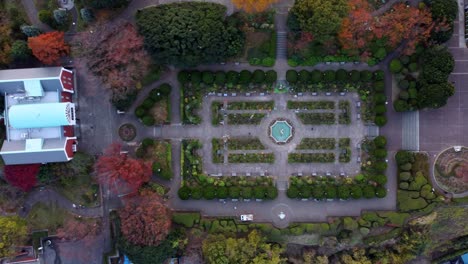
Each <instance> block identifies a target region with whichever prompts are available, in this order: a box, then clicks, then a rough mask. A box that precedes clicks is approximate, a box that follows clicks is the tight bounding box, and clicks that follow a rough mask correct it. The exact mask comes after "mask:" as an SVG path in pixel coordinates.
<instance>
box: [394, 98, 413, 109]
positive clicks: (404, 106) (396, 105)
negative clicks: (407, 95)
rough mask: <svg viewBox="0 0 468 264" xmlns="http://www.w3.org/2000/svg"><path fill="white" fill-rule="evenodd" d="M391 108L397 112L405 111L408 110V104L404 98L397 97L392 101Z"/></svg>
mask: <svg viewBox="0 0 468 264" xmlns="http://www.w3.org/2000/svg"><path fill="white" fill-rule="evenodd" d="M393 108H394V109H395V111H397V112H406V111H409V110H410V105H409V104H408V103H407V102H406V101H405V100H400V99H398V100H396V101H395V102H394V103H393Z"/></svg>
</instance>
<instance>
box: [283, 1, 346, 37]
mask: <svg viewBox="0 0 468 264" xmlns="http://www.w3.org/2000/svg"><path fill="white" fill-rule="evenodd" d="M292 12H293V14H294V15H295V16H296V17H297V19H298V21H299V24H300V27H301V30H303V31H307V32H310V33H312V35H313V36H314V39H315V40H317V41H320V42H324V41H326V40H328V39H330V38H332V37H334V36H335V35H336V33H337V32H338V30H339V29H340V26H341V22H342V20H343V18H344V17H345V16H346V15H347V14H348V2H347V0H297V1H296V2H295V4H294V7H293V8H292Z"/></svg>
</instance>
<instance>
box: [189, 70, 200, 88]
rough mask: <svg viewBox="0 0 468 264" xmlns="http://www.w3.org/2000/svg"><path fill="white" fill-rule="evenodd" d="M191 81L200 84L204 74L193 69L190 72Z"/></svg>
mask: <svg viewBox="0 0 468 264" xmlns="http://www.w3.org/2000/svg"><path fill="white" fill-rule="evenodd" d="M190 81H191V82H192V84H195V85H197V84H200V83H201V81H202V74H201V72H199V71H193V72H191V73H190Z"/></svg>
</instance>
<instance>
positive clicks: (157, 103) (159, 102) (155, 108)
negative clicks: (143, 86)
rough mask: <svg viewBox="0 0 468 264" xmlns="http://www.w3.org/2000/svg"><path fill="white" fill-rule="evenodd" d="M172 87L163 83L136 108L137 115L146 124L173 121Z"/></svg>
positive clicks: (151, 124)
mask: <svg viewBox="0 0 468 264" xmlns="http://www.w3.org/2000/svg"><path fill="white" fill-rule="evenodd" d="M171 90H172V87H171V86H170V85H169V84H167V83H164V84H161V85H160V86H159V87H157V88H154V89H153V90H151V92H150V93H149V94H148V96H147V97H146V99H145V100H144V101H143V102H142V104H141V105H139V106H138V107H137V108H136V109H135V115H136V116H137V117H138V118H139V119H140V121H141V122H142V123H143V124H144V125H145V126H153V125H161V124H168V123H170V122H171V118H170V112H171V104H170V98H169V96H170V94H171Z"/></svg>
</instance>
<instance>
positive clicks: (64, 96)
mask: <svg viewBox="0 0 468 264" xmlns="http://www.w3.org/2000/svg"><path fill="white" fill-rule="evenodd" d="M60 102H70V103H71V102H72V95H71V94H70V93H69V92H62V93H61V99H60Z"/></svg>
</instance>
